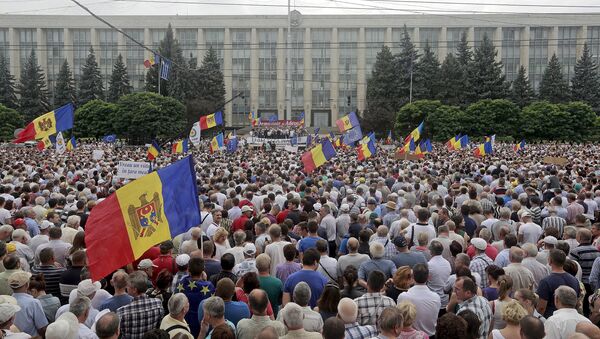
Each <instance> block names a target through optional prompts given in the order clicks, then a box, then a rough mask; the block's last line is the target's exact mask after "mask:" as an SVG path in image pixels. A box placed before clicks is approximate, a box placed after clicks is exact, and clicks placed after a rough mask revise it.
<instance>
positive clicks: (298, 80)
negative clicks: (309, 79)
mask: <svg viewBox="0 0 600 339" xmlns="http://www.w3.org/2000/svg"><path fill="white" fill-rule="evenodd" d="M291 48H292V50H291V53H290V54H291V63H292V116H291V117H286V118H289V119H292V120H298V118H299V116H300V113H301V112H302V111H304V29H293V28H292V46H291Z"/></svg>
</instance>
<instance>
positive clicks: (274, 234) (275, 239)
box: [265, 224, 290, 276]
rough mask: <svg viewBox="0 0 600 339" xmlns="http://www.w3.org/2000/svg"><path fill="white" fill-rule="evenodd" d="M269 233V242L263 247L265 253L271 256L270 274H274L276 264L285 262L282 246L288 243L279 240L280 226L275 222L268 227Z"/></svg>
mask: <svg viewBox="0 0 600 339" xmlns="http://www.w3.org/2000/svg"><path fill="white" fill-rule="evenodd" d="M269 235H270V236H271V243H270V244H268V245H267V246H266V247H265V253H266V254H268V255H269V257H271V275H272V276H275V273H277V265H279V264H283V263H284V262H286V260H285V256H284V255H283V248H284V247H285V245H288V244H290V243H289V242H287V241H283V240H281V227H280V226H279V225H277V224H274V225H271V227H269Z"/></svg>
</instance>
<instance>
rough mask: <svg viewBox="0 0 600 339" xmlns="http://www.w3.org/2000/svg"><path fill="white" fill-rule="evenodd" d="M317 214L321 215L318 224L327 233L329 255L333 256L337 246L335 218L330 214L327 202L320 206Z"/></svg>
mask: <svg viewBox="0 0 600 339" xmlns="http://www.w3.org/2000/svg"><path fill="white" fill-rule="evenodd" d="M319 214H320V215H321V223H320V224H319V227H320V228H322V229H323V230H325V232H326V233H327V242H328V244H329V256H330V257H332V258H334V257H335V255H336V253H337V252H336V249H337V248H336V247H337V246H336V244H335V238H336V229H335V226H336V225H335V218H334V217H333V215H331V208H330V207H329V205H327V204H325V205H324V206H322V207H321V210H320V211H319Z"/></svg>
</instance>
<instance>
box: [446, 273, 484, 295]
mask: <svg viewBox="0 0 600 339" xmlns="http://www.w3.org/2000/svg"><path fill="white" fill-rule="evenodd" d="M471 274H472V275H473V278H475V283H476V284H477V286H480V285H481V275H479V273H477V272H471ZM455 282H456V274H452V275H451V276H449V277H448V280H446V286H445V287H444V292H446V293H450V291H452V289H453V288H454V283H455Z"/></svg>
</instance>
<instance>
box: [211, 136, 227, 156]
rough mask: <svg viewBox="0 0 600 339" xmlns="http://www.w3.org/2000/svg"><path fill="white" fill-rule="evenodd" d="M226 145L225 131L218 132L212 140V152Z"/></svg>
mask: <svg viewBox="0 0 600 339" xmlns="http://www.w3.org/2000/svg"><path fill="white" fill-rule="evenodd" d="M224 145H225V141H224V140H223V132H221V133H219V134H217V135H216V136H214V137H213V138H212V140H211V141H210V153H214V152H216V151H218V150H220V149H221V147H223V146H224Z"/></svg>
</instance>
